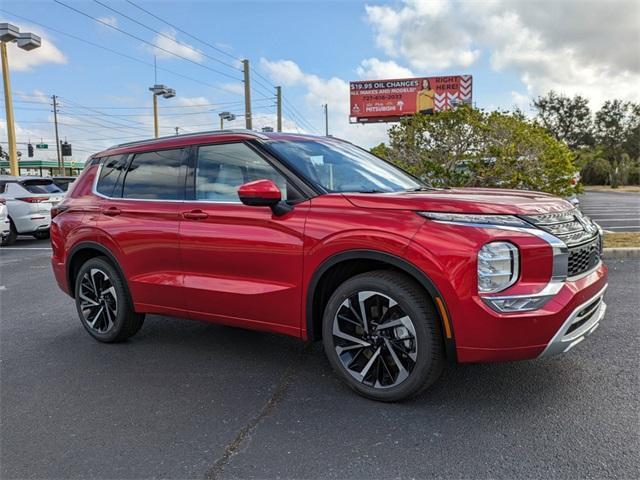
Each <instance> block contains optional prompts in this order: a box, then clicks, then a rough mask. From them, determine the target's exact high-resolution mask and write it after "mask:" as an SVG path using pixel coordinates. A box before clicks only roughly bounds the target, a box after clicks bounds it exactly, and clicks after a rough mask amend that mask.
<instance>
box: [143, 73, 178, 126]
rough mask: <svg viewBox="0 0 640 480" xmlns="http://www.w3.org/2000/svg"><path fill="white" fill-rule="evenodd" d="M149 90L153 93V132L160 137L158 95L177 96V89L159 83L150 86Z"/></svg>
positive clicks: (165, 96)
mask: <svg viewBox="0 0 640 480" xmlns="http://www.w3.org/2000/svg"><path fill="white" fill-rule="evenodd" d="M149 90H150V91H151V92H152V93H153V133H154V135H155V137H156V138H158V137H159V136H160V133H159V131H160V126H159V125H158V96H159V95H162V96H163V97H164V98H172V97H175V96H176V91H175V90H174V89H173V88H169V87H167V86H166V85H158V84H155V85H154V86H153V87H149Z"/></svg>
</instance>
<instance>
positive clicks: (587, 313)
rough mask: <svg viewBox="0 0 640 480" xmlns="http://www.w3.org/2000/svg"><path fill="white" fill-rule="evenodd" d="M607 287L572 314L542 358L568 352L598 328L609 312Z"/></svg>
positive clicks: (544, 351)
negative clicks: (605, 299) (605, 297)
mask: <svg viewBox="0 0 640 480" xmlns="http://www.w3.org/2000/svg"><path fill="white" fill-rule="evenodd" d="M607 286H608V285H605V286H604V288H603V289H602V290H600V291H599V292H598V293H597V294H596V295H594V296H593V297H591V298H590V299H589V300H587V301H586V302H584V303H583V304H581V305H579V306H578V307H576V309H575V310H574V311H573V312H571V315H569V318H567V320H566V321H565V322H564V323H563V324H562V326H561V327H560V329H559V330H558V332H557V333H556V334H555V335H554V336H553V338H552V339H551V341H550V342H549V344H548V345H547V347H546V348H545V349H544V350H543V352H542V353H541V354H540V356H541V357H544V356H548V355H555V354H557V353H565V352H568V351H569V350H570V349H572V348H573V347H575V346H576V345H577V344H578V343H580V342H581V341H583V340H584V339H585V338H587V337H588V336H589V335H591V334H592V333H593V332H594V331H595V329H596V328H598V326H599V325H600V320H602V319H603V318H604V314H605V312H606V311H607V304H606V303H604V293H605V291H606V290H607Z"/></svg>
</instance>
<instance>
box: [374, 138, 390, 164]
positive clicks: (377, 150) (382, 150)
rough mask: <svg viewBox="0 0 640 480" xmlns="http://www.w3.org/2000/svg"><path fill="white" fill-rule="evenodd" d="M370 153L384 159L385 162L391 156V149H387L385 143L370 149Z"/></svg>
mask: <svg viewBox="0 0 640 480" xmlns="http://www.w3.org/2000/svg"><path fill="white" fill-rule="evenodd" d="M369 151H370V152H371V153H373V154H374V155H375V156H377V157H380V158H384V159H385V160H386V159H387V157H388V155H389V147H387V146H386V145H385V143H384V142H382V143H380V144H379V145H376V146H375V147H372V148H371V149H369Z"/></svg>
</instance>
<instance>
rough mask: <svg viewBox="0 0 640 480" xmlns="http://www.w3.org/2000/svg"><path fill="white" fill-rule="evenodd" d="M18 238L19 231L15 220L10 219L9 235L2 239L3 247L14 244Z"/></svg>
mask: <svg viewBox="0 0 640 480" xmlns="http://www.w3.org/2000/svg"><path fill="white" fill-rule="evenodd" d="M17 239H18V231H17V230H16V226H15V225H14V224H13V221H11V220H10V221H9V235H7V236H6V237H4V238H3V239H2V243H1V244H0V245H2V246H3V247H6V246H9V245H13V244H14V243H16V240H17Z"/></svg>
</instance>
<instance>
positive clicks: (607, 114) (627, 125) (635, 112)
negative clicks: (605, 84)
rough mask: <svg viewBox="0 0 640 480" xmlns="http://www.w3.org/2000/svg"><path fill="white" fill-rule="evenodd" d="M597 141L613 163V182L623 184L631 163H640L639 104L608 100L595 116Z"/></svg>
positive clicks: (611, 180) (612, 184) (611, 178)
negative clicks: (639, 150) (639, 158)
mask: <svg viewBox="0 0 640 480" xmlns="http://www.w3.org/2000/svg"><path fill="white" fill-rule="evenodd" d="M594 133H595V139H596V142H597V144H598V145H599V146H600V148H601V149H602V151H603V155H604V158H606V159H607V160H608V161H609V163H610V164H611V171H610V183H611V186H612V187H614V188H615V187H617V186H619V185H620V184H621V183H624V179H625V177H626V173H625V172H626V170H627V167H628V165H629V164H631V163H633V162H634V161H637V159H638V156H639V152H638V149H639V148H640V145H638V142H639V140H640V105H638V104H633V103H630V102H622V101H621V100H609V101H607V102H605V103H604V105H602V108H601V109H600V110H599V111H598V112H597V113H596V117H595V132H594Z"/></svg>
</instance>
